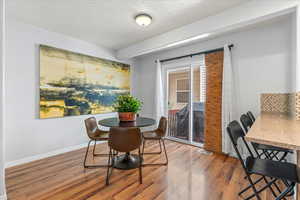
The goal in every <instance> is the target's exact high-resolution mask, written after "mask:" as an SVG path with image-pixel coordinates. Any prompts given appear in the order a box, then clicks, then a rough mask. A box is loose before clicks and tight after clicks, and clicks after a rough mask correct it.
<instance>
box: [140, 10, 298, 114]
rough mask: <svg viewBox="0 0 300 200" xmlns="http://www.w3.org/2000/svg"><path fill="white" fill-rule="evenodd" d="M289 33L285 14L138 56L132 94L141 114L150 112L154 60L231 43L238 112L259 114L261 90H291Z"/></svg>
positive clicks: (288, 21)
mask: <svg viewBox="0 0 300 200" xmlns="http://www.w3.org/2000/svg"><path fill="white" fill-rule="evenodd" d="M291 32H292V27H291V16H285V17H282V18H280V19H277V20H276V21H273V22H269V23H265V24H260V25H259V26H257V27H250V28H248V29H244V30H242V31H239V32H235V33H231V34H227V35H224V36H221V37H218V38H215V39H212V40H208V41H205V42H200V43H196V44H193V45H189V46H185V47H180V48H177V49H173V50H168V51H161V52H158V53H155V54H151V55H145V56H142V57H139V58H137V61H136V63H135V66H136V67H135V72H136V75H135V76H136V79H135V81H136V83H135V84H137V85H138V86H139V87H138V88H137V89H136V91H135V95H136V96H138V97H139V98H141V99H142V100H143V101H144V108H143V114H144V115H149V116H151V115H153V110H154V109H153V102H154V82H153V80H155V71H154V67H155V63H154V61H155V60H156V59H163V58H169V57H174V56H180V55H184V54H189V53H194V52H199V51H202V50H209V49H214V48H218V47H222V46H223V45H224V44H231V43H233V44H234V49H233V51H232V54H233V67H234V70H235V80H236V86H237V90H238V91H237V92H238V96H237V98H238V102H239V104H238V105H236V106H237V108H238V110H239V112H240V113H243V112H246V111H248V110H252V111H253V112H254V113H255V114H258V113H259V111H260V109H259V96H260V94H261V93H268V92H290V91H292V89H293V81H292V80H291V79H292V78H291V77H292V70H293V69H292V68H293V67H292V62H291V54H292V53H291V51H292V45H291V44H292V41H291V40H292V39H291V36H292V33H291Z"/></svg>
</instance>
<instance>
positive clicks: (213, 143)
mask: <svg viewBox="0 0 300 200" xmlns="http://www.w3.org/2000/svg"><path fill="white" fill-rule="evenodd" d="M223 55H224V54H223V51H218V52H215V53H210V54H206V55H205V64H206V67H207V69H206V76H207V77H206V102H205V117H204V119H205V122H204V123H205V125H204V138H205V143H204V148H205V149H206V150H207V151H212V152H217V153H221V152H222V79H223V78H222V77H223Z"/></svg>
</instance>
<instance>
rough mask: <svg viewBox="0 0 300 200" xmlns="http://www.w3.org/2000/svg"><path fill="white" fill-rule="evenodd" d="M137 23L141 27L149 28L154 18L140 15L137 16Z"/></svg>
mask: <svg viewBox="0 0 300 200" xmlns="http://www.w3.org/2000/svg"><path fill="white" fill-rule="evenodd" d="M135 22H136V23H137V24H138V25H140V26H144V27H145V26H148V25H150V24H151V22H152V17H151V16H150V15H147V14H139V15H137V16H135Z"/></svg>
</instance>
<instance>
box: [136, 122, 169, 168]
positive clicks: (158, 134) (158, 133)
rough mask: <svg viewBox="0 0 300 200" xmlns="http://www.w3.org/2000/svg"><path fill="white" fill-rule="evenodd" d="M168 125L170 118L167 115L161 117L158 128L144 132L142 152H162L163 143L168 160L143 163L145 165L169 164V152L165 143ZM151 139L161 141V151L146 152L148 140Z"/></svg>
mask: <svg viewBox="0 0 300 200" xmlns="http://www.w3.org/2000/svg"><path fill="white" fill-rule="evenodd" d="M167 126H168V120H167V118H166V117H161V118H160V120H159V124H158V127H157V129H155V130H152V131H145V132H143V139H144V140H143V150H142V154H143V155H147V154H161V153H162V148H161V143H162V144H163V147H164V154H165V159H166V161H165V162H164V163H148V164H143V165H144V166H147V165H167V164H168V154H167V150H166V145H165V136H166V133H167ZM149 140H155V141H158V143H159V149H160V151H159V152H146V153H145V152H144V150H145V145H146V141H149Z"/></svg>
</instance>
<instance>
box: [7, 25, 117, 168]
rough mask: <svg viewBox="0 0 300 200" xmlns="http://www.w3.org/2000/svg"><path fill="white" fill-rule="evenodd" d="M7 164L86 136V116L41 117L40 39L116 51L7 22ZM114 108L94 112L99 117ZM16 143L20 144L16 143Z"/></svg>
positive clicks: (99, 53)
mask: <svg viewBox="0 0 300 200" xmlns="http://www.w3.org/2000/svg"><path fill="white" fill-rule="evenodd" d="M7 32H8V33H7V36H6V41H7V49H6V51H7V55H6V58H7V66H8V67H7V71H6V77H7V78H6V88H7V94H6V98H5V99H6V104H5V107H6V127H7V133H6V137H5V142H6V164H7V165H9V166H11V165H13V164H16V163H22V162H26V161H27V162H28V161H31V160H33V159H36V158H38V157H39V155H40V154H44V155H45V154H46V155H48V154H47V153H49V152H55V151H57V150H60V149H65V148H71V147H73V146H77V145H80V144H84V143H86V142H87V140H88V138H87V136H86V132H85V127H84V124H83V120H84V119H85V118H87V117H88V116H73V117H65V118H54V119H39V115H38V112H39V108H38V105H39V48H38V45H39V44H45V45H49V46H54V47H57V48H62V49H66V50H70V51H74V52H78V53H83V54H86V55H91V56H96V57H100V58H107V59H112V60H116V59H115V57H114V53H115V52H114V51H112V50H109V49H106V48H101V47H99V46H97V45H94V44H90V43H87V42H84V41H81V40H78V39H74V38H72V37H69V36H65V35H62V34H58V33H54V32H50V31H46V30H44V29H41V28H37V27H34V26H32V25H28V24H23V23H19V22H16V21H14V20H9V21H8V22H7ZM108 116H115V113H110V114H102V115H96V117H97V118H98V119H101V118H105V117H108ZM16 147H18V148H16Z"/></svg>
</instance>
